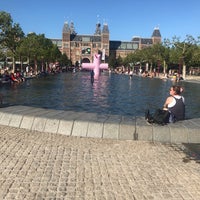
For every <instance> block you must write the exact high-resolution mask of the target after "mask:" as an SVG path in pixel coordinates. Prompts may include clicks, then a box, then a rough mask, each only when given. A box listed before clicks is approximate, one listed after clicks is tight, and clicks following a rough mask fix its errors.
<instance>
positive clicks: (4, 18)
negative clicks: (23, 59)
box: [0, 11, 24, 71]
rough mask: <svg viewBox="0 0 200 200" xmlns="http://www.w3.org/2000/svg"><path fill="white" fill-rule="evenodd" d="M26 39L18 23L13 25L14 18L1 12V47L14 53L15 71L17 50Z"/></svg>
mask: <svg viewBox="0 0 200 200" xmlns="http://www.w3.org/2000/svg"><path fill="white" fill-rule="evenodd" d="M23 37H24V32H23V31H22V29H21V27H20V25H19V24H18V23H13V20H12V17H11V15H10V14H9V13H6V12H4V11H1V12H0V45H1V46H3V47H5V48H6V49H7V50H9V51H10V52H11V53H12V57H13V71H15V56H16V49H17V47H18V45H19V44H20V41H21V39H22V38H23Z"/></svg>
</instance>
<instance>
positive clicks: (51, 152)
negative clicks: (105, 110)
mask: <svg viewBox="0 0 200 200" xmlns="http://www.w3.org/2000/svg"><path fill="white" fill-rule="evenodd" d="M0 142H1V143H0V144H1V145H0V199H5V200H13V199H16V200H22V199H27V200H33V199H34V200H35V199H36V200H42V199H44V200H46V199H47V200H50V199H51V200H53V199H55V200H65V199H66V200H74V199H77V200H79V199H80V200H93V199H94V200H104V199H105V200H132V199H133V200H134V199H135V200H143V199H145V200H163V199H170V200H183V199H186V200H192V199H193V200H198V199H200V160H199V157H198V155H197V154H196V153H193V152H190V151H189V150H187V148H186V147H185V146H183V145H181V144H176V145H175V144H174V145H172V144H164V143H159V142H155V143H152V142H144V141H134V140H114V139H112V140H111V139H100V138H82V137H74V136H66V135H61V134H55V133H47V132H38V131H31V130H27V129H22V128H21V129H20V128H16V127H9V126H4V125H0Z"/></svg>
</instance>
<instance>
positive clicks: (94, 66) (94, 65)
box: [81, 54, 108, 79]
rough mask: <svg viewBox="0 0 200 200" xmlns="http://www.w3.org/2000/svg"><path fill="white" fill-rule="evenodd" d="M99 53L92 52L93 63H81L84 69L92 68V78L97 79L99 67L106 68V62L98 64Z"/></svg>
mask: <svg viewBox="0 0 200 200" xmlns="http://www.w3.org/2000/svg"><path fill="white" fill-rule="evenodd" d="M100 58H101V55H100V54H94V61H93V63H82V65H81V66H82V68H84V69H90V70H94V78H95V79H98V77H99V74H100V69H108V64H107V63H101V64H100Z"/></svg>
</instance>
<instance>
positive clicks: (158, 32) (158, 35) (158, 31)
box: [152, 27, 161, 37]
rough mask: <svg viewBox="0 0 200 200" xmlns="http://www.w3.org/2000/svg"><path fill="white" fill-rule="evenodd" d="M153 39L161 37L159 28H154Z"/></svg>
mask: <svg viewBox="0 0 200 200" xmlns="http://www.w3.org/2000/svg"><path fill="white" fill-rule="evenodd" d="M152 37H161V34H160V30H159V28H158V27H156V28H154V31H153V34H152Z"/></svg>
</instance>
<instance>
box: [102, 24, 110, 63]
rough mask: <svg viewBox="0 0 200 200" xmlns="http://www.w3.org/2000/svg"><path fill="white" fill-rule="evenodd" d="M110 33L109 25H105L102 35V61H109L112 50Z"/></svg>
mask: <svg viewBox="0 0 200 200" xmlns="http://www.w3.org/2000/svg"><path fill="white" fill-rule="evenodd" d="M109 44H110V33H109V29H108V24H107V23H104V25H103V29H102V33H101V45H102V46H101V47H102V60H104V61H105V60H107V58H108V56H109V53H110V52H109V49H110V45H109Z"/></svg>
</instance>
